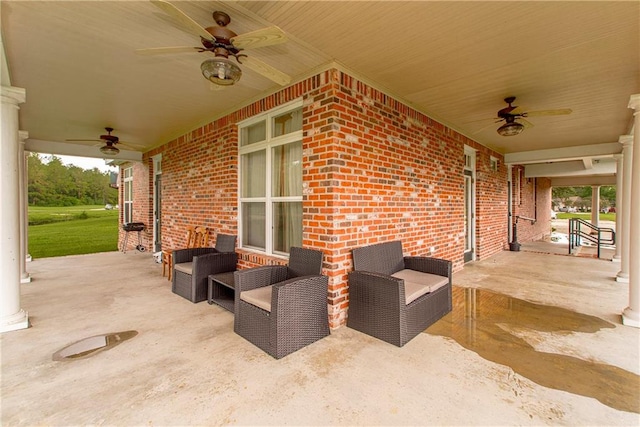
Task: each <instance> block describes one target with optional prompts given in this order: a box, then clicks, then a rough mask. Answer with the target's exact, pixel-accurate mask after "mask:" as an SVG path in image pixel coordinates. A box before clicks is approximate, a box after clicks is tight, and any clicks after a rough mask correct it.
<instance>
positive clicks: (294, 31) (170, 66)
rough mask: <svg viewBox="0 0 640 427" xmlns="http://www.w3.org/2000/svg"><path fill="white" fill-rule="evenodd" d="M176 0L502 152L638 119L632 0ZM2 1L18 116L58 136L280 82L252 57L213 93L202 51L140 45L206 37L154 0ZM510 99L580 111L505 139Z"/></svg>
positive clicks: (173, 113) (192, 114)
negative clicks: (259, 70) (499, 117)
mask: <svg viewBox="0 0 640 427" xmlns="http://www.w3.org/2000/svg"><path fill="white" fill-rule="evenodd" d="M173 4H174V5H176V6H177V7H179V8H180V9H181V10H182V11H184V12H185V13H186V14H187V15H189V16H190V17H192V18H193V19H194V20H195V21H196V22H198V23H199V24H200V25H202V26H203V27H208V26H212V25H215V24H214V22H213V19H212V17H211V12H212V11H214V10H222V11H225V12H227V13H228V14H229V15H230V16H231V23H230V24H229V28H230V29H232V30H233V31H235V32H236V33H238V34H242V33H245V32H249V31H253V30H257V29H260V28H264V27H266V26H269V25H277V26H278V27H280V28H281V29H282V30H284V32H285V33H286V34H287V36H288V37H289V41H288V42H287V43H285V44H282V45H277V46H271V47H263V48H258V49H253V50H250V51H247V52H246V53H247V54H249V55H251V56H252V57H254V58H256V59H260V60H262V61H264V62H266V63H267V64H269V65H271V66H273V67H276V68H278V69H279V70H281V71H283V72H285V73H287V74H289V75H291V76H292V78H293V81H294V82H295V81H296V80H299V79H301V78H304V77H306V76H309V75H310V74H311V73H313V72H314V71H318V70H319V69H322V68H323V67H327V66H328V65H329V64H331V63H334V62H335V63H337V64H339V66H340V67H342V68H343V69H345V70H346V71H348V72H350V73H352V74H353V75H355V76H356V77H359V78H361V79H363V80H365V81H366V82H368V83H370V84H373V85H375V86H376V87H378V88H380V89H382V90H384V91H386V92H387V93H388V94H390V95H392V96H394V97H396V98H398V99H400V100H402V101H404V102H407V103H409V104H410V105H412V106H414V107H415V108H416V109H418V110H420V111H422V112H424V113H426V114H427V115H429V116H431V117H433V118H434V119H436V120H439V121H441V122H443V123H444V124H446V125H448V126H450V127H452V128H453V129H455V130H457V131H459V132H462V133H463V134H465V135H467V136H468V137H470V138H472V139H474V140H476V141H478V142H480V143H481V144H484V145H486V146H489V147H491V148H494V149H496V150H498V151H499V152H501V153H505V154H506V153H518V152H523V151H531V150H542V149H553V148H560V147H578V146H585V145H592V144H604V143H612V142H617V141H618V138H619V137H620V136H621V135H625V134H628V133H629V132H630V130H631V126H632V113H633V110H630V109H629V108H627V104H628V102H629V97H630V96H631V95H632V94H637V93H640V32H639V27H640V2H637V1H629V2H622V1H603V2H591V1H567V2H555V1H549V2H529V1H514V2H511V1H496V2H493V1H492V2H484V1H477V2H450V1H443V2H439V1H407V2H404V1H401V2H400V1H378V2H374V1H239V2H216V1H175V2H173ZM0 5H1V12H2V21H1V23H2V42H3V46H4V51H5V54H6V61H7V63H8V71H9V74H10V79H11V82H10V84H11V85H13V86H17V87H21V88H25V89H26V97H27V101H26V103H24V104H23V105H22V106H21V110H20V128H21V129H24V130H26V131H28V133H29V138H30V139H34V140H40V141H46V142H51V146H52V147H54V146H55V144H54V143H56V142H57V143H63V142H65V141H66V140H67V139H78V138H88V139H93V138H97V137H98V136H99V135H100V134H104V133H105V132H104V127H105V126H112V127H114V128H115V132H114V133H115V134H116V135H118V136H119V137H120V139H121V141H125V142H126V143H128V144H129V147H130V148H132V149H134V150H137V151H142V152H144V151H147V150H148V149H149V148H151V147H154V146H158V145H160V144H162V143H164V142H167V141H168V140H170V139H172V138H174V137H176V136H179V135H181V134H184V133H185V132H187V131H189V130H192V129H194V128H196V127H198V126H199V125H201V124H204V123H208V122H210V121H211V120H213V119H215V118H217V117H219V116H221V115H224V114H226V113H228V112H231V111H233V110H236V109H237V108H238V107H239V106H242V105H244V104H247V103H248V102H250V101H252V100H255V99H259V98H260V97H262V96H264V95H265V94H268V93H271V92H273V91H275V90H277V89H278V88H279V86H278V85H277V84H275V83H273V82H271V81H270V80H268V79H266V78H264V77H262V76H260V75H259V74H256V73H255V72H253V71H251V70H249V69H244V70H243V76H242V78H241V80H240V82H239V83H238V84H237V85H235V86H233V87H231V88H226V89H224V90H219V91H212V90H210V88H209V83H208V82H207V81H206V80H205V79H204V78H203V77H202V75H201V73H200V63H201V62H202V61H203V60H204V59H205V58H207V57H210V56H211V54H209V53H187V54H176V55H165V56H158V57H147V56H140V55H136V54H135V53H134V51H135V50H136V49H140V48H151V47H165V46H199V40H198V37H197V36H194V35H192V34H190V33H188V32H186V31H183V30H182V29H180V28H178V27H177V26H176V25H175V23H174V22H172V21H171V19H170V18H169V17H168V16H167V15H166V14H164V13H163V12H162V11H160V10H159V9H158V8H156V7H155V6H154V5H152V4H151V3H150V2H148V1H67V2H60V1H42V2H41V1H11V0H9V1H7V0H3V1H2V2H0ZM5 71H6V70H5ZM6 84H7V82H3V85H6ZM507 96H516V97H517V100H516V102H515V105H519V106H523V107H525V108H526V110H546V109H558V108H570V109H572V110H573V112H572V114H570V115H566V116H541V117H531V118H529V119H528V120H529V121H530V122H531V123H533V124H534V125H535V126H534V127H532V128H530V129H527V130H525V131H524V132H523V133H522V134H520V135H518V136H515V137H502V136H499V135H498V134H497V133H496V131H495V130H496V129H497V127H498V126H499V125H500V124H495V123H494V122H493V121H492V119H493V118H495V117H496V113H497V111H498V110H499V109H501V108H503V107H505V106H506V104H505V103H504V101H503V99H504V98H505V97H507ZM526 110H525V111H526ZM75 144H77V145H78V147H80V146H82V145H84V146H85V147H84V148H85V149H86V148H87V147H93V146H94V145H95V143H91V142H86V143H84V142H78V143H75ZM85 151H86V150H85ZM95 151H96V156H99V153H98V152H97V151H98V150H97V147H95ZM83 152H84V151H83ZM67 154H68V153H67Z"/></svg>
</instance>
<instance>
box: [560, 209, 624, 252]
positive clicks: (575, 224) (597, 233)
mask: <svg viewBox="0 0 640 427" xmlns="http://www.w3.org/2000/svg"><path fill="white" fill-rule="evenodd" d="M583 226H584V227H585V228H586V229H588V230H589V231H584V230H583V229H582V227H583ZM603 233H604V234H605V235H604V236H603ZM606 233H610V234H609V237H608V238H606ZM582 239H584V240H587V241H589V242H591V243H594V244H595V245H596V246H597V247H598V258H600V246H601V245H615V244H616V232H615V231H614V230H613V228H608V227H596V226H595V225H593V224H591V223H590V222H588V221H585V220H584V219H581V218H569V255H571V253H572V251H573V249H574V248H576V247H578V246H581V245H582Z"/></svg>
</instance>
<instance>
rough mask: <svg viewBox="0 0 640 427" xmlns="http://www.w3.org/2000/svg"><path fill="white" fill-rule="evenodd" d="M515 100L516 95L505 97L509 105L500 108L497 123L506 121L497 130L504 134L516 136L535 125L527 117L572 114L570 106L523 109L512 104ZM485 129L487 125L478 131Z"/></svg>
mask: <svg viewBox="0 0 640 427" xmlns="http://www.w3.org/2000/svg"><path fill="white" fill-rule="evenodd" d="M515 100H516V97H515V96H510V97H507V98H505V99H504V102H506V103H507V104H508V106H507V107H505V108H503V109H501V110H499V111H498V117H497V118H496V119H495V123H500V122H502V121H504V122H505V123H504V124H503V125H502V126H500V127H499V128H498V129H497V132H498V133H499V134H500V135H502V136H515V135H518V134H520V133H521V132H522V131H523V130H525V129H528V128H531V127H533V123H531V122H530V121H528V120H526V119H525V117H536V116H560V115H564V114H571V109H569V108H563V109H558V110H538V111H522V108H520V107H518V106H515V105H511V104H512V103H513V102H514V101H515ZM484 129H486V127H484V128H482V129H480V130H479V131H478V132H480V131H482V130H484ZM476 133H477V132H476Z"/></svg>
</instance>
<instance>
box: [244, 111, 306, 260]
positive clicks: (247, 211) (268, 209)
mask: <svg viewBox="0 0 640 427" xmlns="http://www.w3.org/2000/svg"><path fill="white" fill-rule="evenodd" d="M238 130H239V145H240V146H239V155H240V165H239V168H240V170H239V172H240V173H239V176H240V183H239V194H240V206H239V214H240V244H241V246H242V247H243V248H249V249H255V250H259V251H263V252H266V253H267V254H282V255H284V254H288V253H289V248H291V246H302V103H301V102H297V103H296V104H293V105H292V104H289V105H288V106H286V107H284V108H279V109H277V110H273V111H271V112H270V113H267V114H265V115H261V116H259V117H255V118H252V119H250V120H248V121H246V122H243V123H241V124H240V125H239V128H238Z"/></svg>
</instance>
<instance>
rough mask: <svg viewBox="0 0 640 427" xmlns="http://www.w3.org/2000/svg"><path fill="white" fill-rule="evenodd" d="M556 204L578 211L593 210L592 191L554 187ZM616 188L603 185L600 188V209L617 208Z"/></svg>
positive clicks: (587, 188) (586, 187)
mask: <svg viewBox="0 0 640 427" xmlns="http://www.w3.org/2000/svg"><path fill="white" fill-rule="evenodd" d="M551 193H552V197H553V201H554V204H562V205H563V206H567V207H575V208H578V209H591V198H592V189H591V186H585V187H553V189H552V190H551ZM615 205H616V187H614V186H610V185H603V186H602V187H600V206H599V209H602V208H608V207H615Z"/></svg>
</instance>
